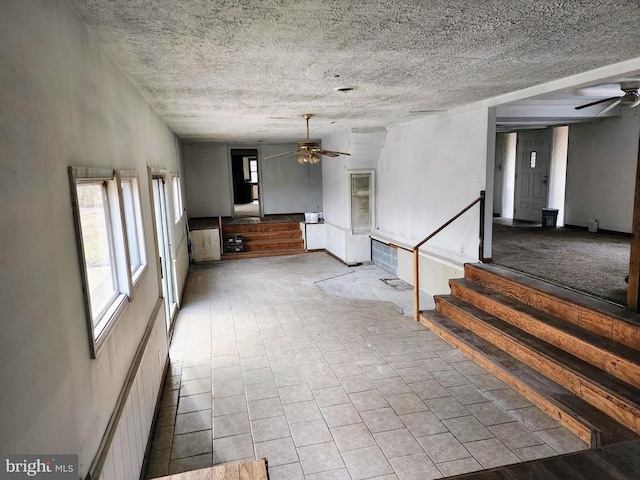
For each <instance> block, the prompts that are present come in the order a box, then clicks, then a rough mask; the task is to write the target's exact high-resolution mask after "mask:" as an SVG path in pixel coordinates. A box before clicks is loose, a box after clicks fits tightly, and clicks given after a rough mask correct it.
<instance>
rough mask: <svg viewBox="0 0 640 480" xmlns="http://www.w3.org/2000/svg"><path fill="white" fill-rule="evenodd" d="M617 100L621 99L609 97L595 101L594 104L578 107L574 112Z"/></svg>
mask: <svg viewBox="0 0 640 480" xmlns="http://www.w3.org/2000/svg"><path fill="white" fill-rule="evenodd" d="M619 98H622V97H609V98H604V99H602V100H596V101H595V102H591V103H585V104H584V105H580V106H579V107H576V110H582V109H583V108H588V107H593V106H594V105H598V104H599V103H604V102H608V101H610V100H616V99H619Z"/></svg>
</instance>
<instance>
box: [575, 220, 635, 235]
mask: <svg viewBox="0 0 640 480" xmlns="http://www.w3.org/2000/svg"><path fill="white" fill-rule="evenodd" d="M564 228H570V229H571V230H584V231H587V230H589V227H583V226H582V225H572V224H570V223H565V224H564ZM593 233H594V234H597V233H606V234H609V235H620V236H621V237H628V238H631V237H633V234H632V233H628V232H618V231H616V230H607V229H604V228H598V231H597V232H593Z"/></svg>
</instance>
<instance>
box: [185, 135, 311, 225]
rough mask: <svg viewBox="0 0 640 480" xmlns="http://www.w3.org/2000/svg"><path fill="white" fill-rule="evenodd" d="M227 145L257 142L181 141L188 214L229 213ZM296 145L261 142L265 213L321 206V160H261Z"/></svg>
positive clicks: (260, 162)
mask: <svg viewBox="0 0 640 480" xmlns="http://www.w3.org/2000/svg"><path fill="white" fill-rule="evenodd" d="M230 148H256V146H255V145H233V146H229V145H222V144H214V143H193V144H184V145H183V154H184V161H185V165H186V172H187V183H188V192H187V210H188V212H189V216H190V217H192V218H193V217H216V216H230V215H231V213H232V211H233V204H232V195H231V177H230V172H229V149H230ZM295 149H296V145H295V144H282V145H262V146H260V148H259V151H260V156H259V159H258V165H259V177H260V202H261V203H262V208H263V212H264V214H265V215H270V214H277V213H302V212H317V211H321V210H322V167H321V164H316V165H300V164H298V162H297V160H296V158H295V157H294V158H288V157H279V158H270V159H267V160H263V158H264V157H267V156H270V155H276V154H278V153H282V152H288V151H292V150H295Z"/></svg>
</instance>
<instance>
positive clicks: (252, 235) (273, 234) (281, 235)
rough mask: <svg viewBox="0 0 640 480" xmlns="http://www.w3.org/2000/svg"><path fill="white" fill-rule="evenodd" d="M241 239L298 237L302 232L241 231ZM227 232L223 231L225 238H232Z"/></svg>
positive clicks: (300, 236)
mask: <svg viewBox="0 0 640 480" xmlns="http://www.w3.org/2000/svg"><path fill="white" fill-rule="evenodd" d="M241 235H242V239H243V240H244V241H245V242H246V241H249V240H271V239H278V238H300V239H302V232H301V231H300V230H278V231H275V232H244V233H241ZM232 237H233V235H231V234H230V233H229V232H226V231H225V238H232Z"/></svg>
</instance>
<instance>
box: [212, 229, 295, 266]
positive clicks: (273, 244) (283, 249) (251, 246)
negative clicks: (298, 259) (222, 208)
mask: <svg viewBox="0 0 640 480" xmlns="http://www.w3.org/2000/svg"><path fill="white" fill-rule="evenodd" d="M236 235H242V240H243V246H244V249H243V251H242V252H234V253H227V252H226V251H225V253H223V255H222V259H223V260H229V259H235V258H255V257H273V256H278V255H294V254H298V253H305V249H304V240H303V239H302V231H301V230H300V223H299V222H264V223H248V224H231V225H223V227H222V239H223V242H224V243H225V245H226V243H227V242H228V241H229V239H230V238H231V239H233V238H235V236H236ZM223 249H224V246H223Z"/></svg>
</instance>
